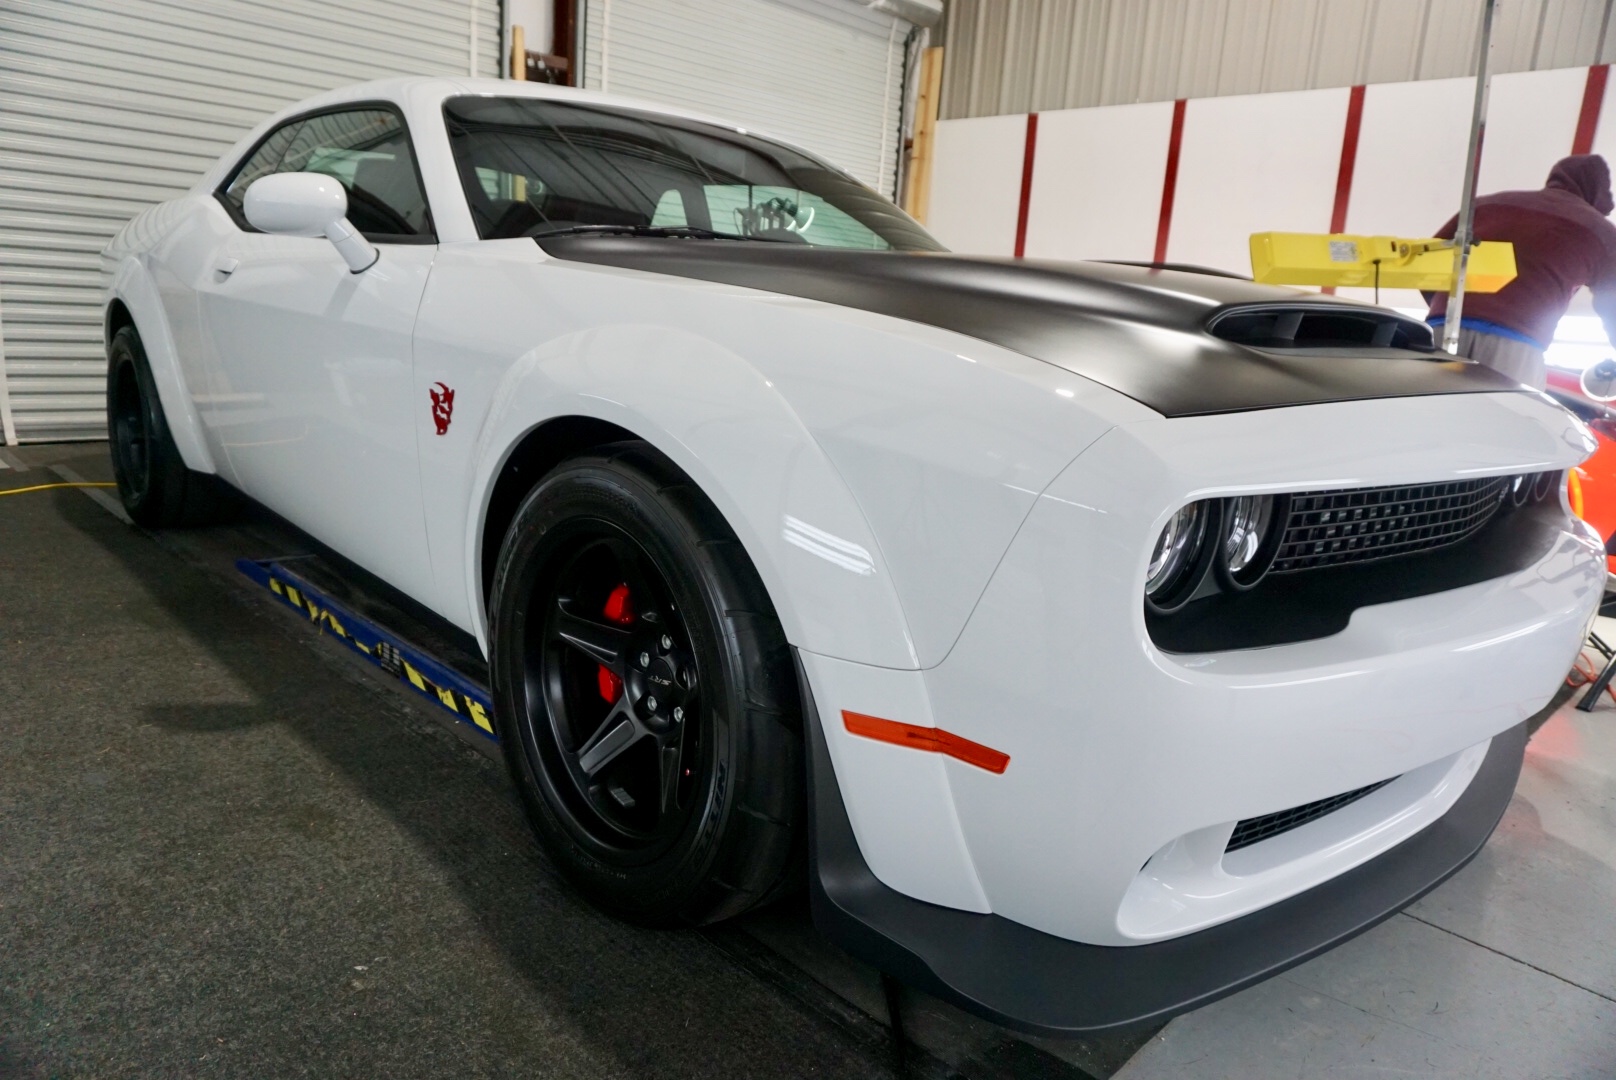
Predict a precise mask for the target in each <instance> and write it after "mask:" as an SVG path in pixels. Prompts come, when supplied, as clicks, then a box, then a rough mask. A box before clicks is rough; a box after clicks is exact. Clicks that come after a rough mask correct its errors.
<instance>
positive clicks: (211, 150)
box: [0, 0, 500, 443]
mask: <svg viewBox="0 0 1616 1080" xmlns="http://www.w3.org/2000/svg"><path fill="white" fill-rule="evenodd" d="M499 69H500V10H499V0H274V2H273V3H269V2H264V0H3V2H0V421H3V430H4V434H5V441H6V442H8V443H15V442H18V441H43V440H51V439H71V438H100V437H103V436H104V433H105V419H104V402H103V395H104V389H103V387H104V380H105V367H106V359H105V354H104V352H103V347H102V341H101V311H100V295H99V289H100V280H99V262H98V258H97V256H98V253H99V252H100V250H101V248H102V247H103V246H104V245H105V244H106V242H107V240H108V239H109V238H110V237H111V236H112V234H113V233H114V232H115V231H116V230H117V229H118V227H119V226H120V225H122V223H123V222H125V221H127V220H128V219H129V218H130V217H131V216H133V215H134V214H135V213H136V212H137V211H139V210H141V209H142V208H144V207H146V206H149V205H151V204H152V203H155V202H159V201H161V200H163V199H167V198H172V197H173V196H174V195H176V194H178V193H180V192H182V191H184V190H185V189H186V188H188V187H190V186H191V184H192V183H194V182H195V180H196V178H197V176H198V175H200V174H201V173H202V171H203V170H204V169H206V168H207V166H208V165H209V164H211V163H212V162H213V161H214V160H215V159H216V158H217V157H218V156H219V154H220V153H222V152H223V151H224V150H226V149H227V148H228V147H229V146H230V145H231V144H232V143H233V142H235V140H236V139H238V138H240V137H241V135H242V133H243V132H245V131H246V130H247V129H248V128H250V127H252V126H253V125H254V124H256V123H257V122H258V121H259V120H261V119H262V118H263V117H264V116H266V115H268V114H269V113H271V112H273V111H275V110H276V109H279V108H281V107H282V106H284V105H287V104H289V103H291V102H294V101H297V100H299V99H301V98H304V97H307V96H309V95H310V94H315V93H319V92H320V91H322V90H329V89H331V88H333V87H337V86H342V85H344V84H346V83H352V82H358V81H361V80H364V79H375V78H382V77H385V76H390V75H436V74H447V75H464V74H467V73H470V72H473V71H475V73H476V74H478V75H497V74H498V73H499Z"/></svg>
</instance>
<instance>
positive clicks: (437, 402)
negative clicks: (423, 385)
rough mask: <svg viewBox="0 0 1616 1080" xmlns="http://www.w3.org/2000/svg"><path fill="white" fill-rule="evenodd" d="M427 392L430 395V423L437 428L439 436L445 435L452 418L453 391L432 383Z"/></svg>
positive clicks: (440, 384)
mask: <svg viewBox="0 0 1616 1080" xmlns="http://www.w3.org/2000/svg"><path fill="white" fill-rule="evenodd" d="M427 392H428V393H430V394H431V395H432V422H433V423H434V424H436V425H437V426H438V434H439V435H444V434H447V433H448V431H449V421H450V419H451V418H452V417H453V416H454V391H453V390H451V389H449V388H448V387H447V386H445V385H443V384H442V383H433V384H432V385H431V386H429V387H427Z"/></svg>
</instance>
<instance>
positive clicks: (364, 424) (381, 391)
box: [200, 233, 437, 597]
mask: <svg viewBox="0 0 1616 1080" xmlns="http://www.w3.org/2000/svg"><path fill="white" fill-rule="evenodd" d="M381 250H382V255H381V258H380V259H379V260H378V261H377V263H376V265H375V266H373V267H371V268H370V269H369V270H367V271H365V272H364V273H361V274H354V273H350V272H349V270H348V267H347V265H346V264H345V263H344V262H343V261H342V259H341V257H340V256H338V254H337V252H336V249H335V248H334V247H332V245H331V244H330V242H329V241H327V240H325V239H324V238H323V237H320V238H308V237H289V236H267V235H264V234H261V233H239V234H237V235H236V236H235V237H234V238H232V239H231V240H230V241H229V242H227V243H226V244H224V245H222V246H221V247H220V248H218V249H217V257H216V259H215V262H214V265H213V267H212V268H210V270H209V272H208V274H207V275H206V279H205V283H204V284H203V286H202V287H201V290H200V293H201V308H202V316H203V320H204V322H205V325H206V332H207V334H208V335H209V337H210V339H211V343H212V350H211V351H212V354H213V356H214V358H215V366H216V378H215V384H214V387H213V389H214V391H215V393H214V395H213V399H212V403H211V408H210V409H209V415H210V416H211V418H212V420H211V423H212V425H213V427H214V430H215V431H216V433H217V438H218V441H219V443H220V444H221V445H222V447H223V448H224V450H225V452H226V453H227V454H228V455H229V458H230V463H231V467H232V469H233V471H234V473H235V476H236V478H237V482H238V483H239V484H240V485H241V487H242V489H243V490H244V491H246V492H247V494H249V495H251V496H252V497H253V498H255V499H257V500H259V501H260V502H262V503H264V504H265V505H267V506H269V507H270V508H271V509H273V510H274V511H276V512H277V513H279V514H281V515H283V516H285V517H286V518H288V519H289V520H291V521H292V522H293V523H294V524H296V525H297V526H299V527H300V528H303V529H305V530H307V531H308V532H310V533H312V534H313V535H314V536H316V537H318V538H319V539H320V540H321V541H323V542H325V543H327V544H329V545H330V546H331V547H333V548H335V549H336V550H338V551H339V552H341V553H342V554H344V555H346V556H347V557H349V558H351V559H353V560H354V561H355V562H357V563H359V564H360V565H362V566H364V567H365V568H366V569H368V570H370V571H372V572H373V573H375V574H377V575H378V576H379V577H381V578H383V579H384V580H386V581H388V582H390V583H392V584H393V585H395V586H396V587H398V588H400V589H402V590H403V591H405V592H407V593H410V594H412V595H416V596H418V597H419V596H422V595H425V594H427V593H429V591H430V581H431V566H430V561H429V559H428V558H427V549H426V530H425V526H424V524H423V521H422V514H421V496H420V484H419V477H418V471H419V456H418V454H417V452H416V437H415V427H414V423H413V421H414V418H415V411H416V410H415V407H414V406H415V404H416V403H415V400H414V399H415V395H414V394H413V392H412V389H411V345H410V339H411V334H412V332H413V329H414V324H415V316H416V312H417V310H418V309H419V307H420V303H421V294H422V291H423V289H424V288H425V285H426V279H427V273H428V271H429V270H430V269H431V266H432V260H433V257H434V255H435V254H436V252H437V248H436V247H435V246H431V245H419V244H416V245H404V244H399V245H384V246H382V249H381ZM427 408H428V404H427V403H425V402H424V401H423V403H421V410H422V411H426V410H427Z"/></svg>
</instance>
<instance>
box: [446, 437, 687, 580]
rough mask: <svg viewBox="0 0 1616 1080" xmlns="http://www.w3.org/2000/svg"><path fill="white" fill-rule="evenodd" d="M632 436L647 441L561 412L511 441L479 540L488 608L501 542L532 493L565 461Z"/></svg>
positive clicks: (485, 511)
mask: <svg viewBox="0 0 1616 1080" xmlns="http://www.w3.org/2000/svg"><path fill="white" fill-rule="evenodd" d="M627 440H639V441H644V440H641V439H640V437H639V436H638V435H636V434H635V433H634V432H632V431H629V430H628V429H627V428H623V427H619V426H618V425H616V424H613V423H610V422H608V421H605V420H600V419H597V418H595V417H593V416H556V417H552V418H550V419H549V420H546V421H544V422H543V423H542V424H539V425H538V426H537V427H535V428H533V429H532V430H530V431H529V432H528V433H527V434H526V435H523V436H522V438H521V440H520V441H519V442H518V443H517V444H516V445H515V446H513V447H511V450H510V453H508V454H507V455H506V456H505V460H504V463H503V464H501V465H500V467H499V471H498V473H496V474H495V478H494V482H493V485H492V486H491V487H490V488H489V492H488V502H487V504H486V505H485V506H484V508H483V520H482V526H481V530H480V533H481V535H480V539H479V541H478V544H477V559H478V580H479V581H480V583H481V586H482V599H483V608H484V610H487V608H488V604H489V601H490V600H491V599H492V594H493V588H494V568H495V564H496V563H498V561H499V549H500V545H501V544H502V543H503V542H504V539H505V533H506V531H507V530H508V529H509V528H510V524H511V521H512V520H513V519H514V518H515V517H516V511H517V509H518V508H519V507H520V506H521V505H522V500H523V499H524V498H526V497H527V493H528V492H530V491H532V490H533V488H534V486H535V485H536V484H538V482H539V481H540V480H542V479H543V478H544V476H545V475H546V474H547V473H549V472H550V471H551V470H552V469H554V468H555V467H556V466H557V465H560V464H561V463H562V462H564V461H567V460H569V459H571V458H574V457H577V456H578V455H579V454H582V453H585V452H587V451H589V450H593V449H595V448H596V447H599V446H605V445H608V444H610V443H614V442H624V441H627ZM668 464H669V465H673V462H671V461H670V462H668ZM674 467H675V468H677V467H678V466H676V465H675V466H674Z"/></svg>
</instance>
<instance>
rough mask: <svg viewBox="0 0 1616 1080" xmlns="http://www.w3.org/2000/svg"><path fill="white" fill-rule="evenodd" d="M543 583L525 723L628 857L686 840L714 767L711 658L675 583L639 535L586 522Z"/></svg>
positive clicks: (592, 824)
mask: <svg viewBox="0 0 1616 1080" xmlns="http://www.w3.org/2000/svg"><path fill="white" fill-rule="evenodd" d="M567 531H568V532H569V533H570V534H571V535H570V536H569V537H568V539H567V540H566V541H565V542H564V543H563V544H562V545H561V550H560V551H558V552H557V556H556V558H555V561H554V563H553V564H552V565H554V566H555V576H554V577H553V578H551V577H549V575H546V577H545V579H543V580H541V581H539V582H537V583H536V584H535V594H536V595H535V603H534V604H533V605H532V607H530V608H529V610H528V625H527V627H526V628H525V629H526V633H525V635H524V636H525V638H526V641H527V645H528V657H527V678H526V686H525V691H526V693H525V697H526V701H525V702H524V705H525V709H524V710H523V712H524V716H523V719H524V720H525V721H526V723H527V724H528V725H543V726H545V727H547V728H548V729H549V730H547V731H545V732H543V734H542V736H539V735H537V734H535V735H533V736H531V738H532V744H533V746H534V748H535V750H536V751H538V752H540V753H548V754H551V755H553V757H554V760H553V761H552V762H550V763H548V764H549V767H550V769H551V771H552V773H554V774H563V775H565V777H566V779H567V781H569V783H568V784H567V785H558V787H560V788H561V790H560V792H559V794H560V795H561V796H562V797H563V798H564V799H566V800H568V802H569V803H570V804H571V806H572V808H573V821H574V822H575V823H576V824H577V825H578V827H579V828H580V829H581V830H582V831H583V832H584V834H585V835H586V836H587V837H588V840H589V841H591V842H593V843H596V844H600V845H602V846H603V847H607V848H610V849H614V850H616V851H619V852H622V853H625V854H626V853H628V852H638V851H655V850H656V849H658V848H660V847H663V846H665V845H666V844H667V843H669V842H670V841H671V840H672V839H674V838H675V837H677V835H678V833H679V831H680V829H681V828H682V826H683V823H684V820H685V818H686V817H687V816H688V815H689V811H690V809H691V805H692V798H691V795H692V793H693V791H694V790H695V788H696V787H697V786H698V785H699V783H700V782H701V779H702V777H701V776H698V775H697V772H698V770H701V771H703V772H705V768H706V765H705V762H704V760H703V757H702V750H703V749H704V748H703V747H702V745H701V741H702V740H701V730H702V726H703V725H702V721H701V709H702V701H701V675H700V664H699V661H698V660H697V657H696V655H695V651H694V649H693V648H692V646H691V642H690V632H689V631H688V630H687V629H686V627H685V625H684V619H683V618H682V616H681V615H680V613H679V610H678V606H677V604H676V603H675V602H674V600H673V597H672V593H671V590H670V589H669V587H668V584H667V581H666V579H665V578H664V577H663V576H662V574H661V572H660V571H658V570H657V568H656V565H655V564H654V562H653V561H652V560H651V557H650V556H649V555H648V554H647V553H646V552H645V550H644V549H643V548H641V547H640V546H639V545H638V544H637V543H635V541H634V540H633V539H632V538H630V537H629V536H627V535H626V534H624V533H622V532H621V531H620V530H618V529H616V528H614V527H612V526H610V525H608V524H606V523H604V522H588V523H584V522H578V523H574V524H573V525H572V526H571V527H570V528H569V529H568V530H567Z"/></svg>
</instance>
